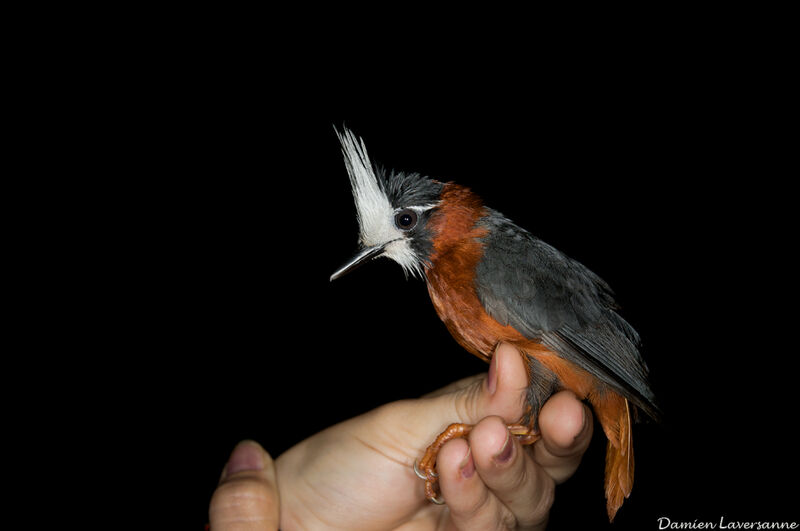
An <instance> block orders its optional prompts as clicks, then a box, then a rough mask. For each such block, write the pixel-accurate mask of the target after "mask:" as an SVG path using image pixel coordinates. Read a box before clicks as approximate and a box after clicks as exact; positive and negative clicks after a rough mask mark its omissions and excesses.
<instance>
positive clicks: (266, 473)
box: [208, 441, 280, 531]
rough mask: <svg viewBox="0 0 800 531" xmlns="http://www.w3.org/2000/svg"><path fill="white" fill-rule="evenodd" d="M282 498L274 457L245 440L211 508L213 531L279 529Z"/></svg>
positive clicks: (226, 470) (227, 468) (233, 456)
mask: <svg viewBox="0 0 800 531" xmlns="http://www.w3.org/2000/svg"><path fill="white" fill-rule="evenodd" d="M279 500H280V497H279V496H278V487H277V484H276V481H275V463H274V461H273V460H272V457H270V455H269V454H268V453H267V452H266V451H265V450H264V449H263V448H262V447H261V446H260V445H259V444H258V443H257V442H255V441H242V442H240V443H239V444H237V445H236V448H234V449H233V453H231V457H230V459H228V463H227V464H226V465H225V468H224V469H223V470H222V476H221V477H220V480H219V486H217V490H215V491H214V495H213V496H212V497H211V504H210V506H209V509H208V516H209V527H210V529H211V530H213V531H267V530H270V531H272V530H274V529H278V521H279V516H278V514H279V509H280V501H279Z"/></svg>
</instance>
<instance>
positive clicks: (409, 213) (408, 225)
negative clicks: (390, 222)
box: [394, 208, 417, 230]
mask: <svg viewBox="0 0 800 531" xmlns="http://www.w3.org/2000/svg"><path fill="white" fill-rule="evenodd" d="M394 223H395V225H397V228H398V229H400V230H411V229H413V228H414V226H415V225H416V224H417V213H416V212H414V211H413V210H411V209H410V208H406V209H405V210H401V211H400V212H398V213H397V215H395V217H394Z"/></svg>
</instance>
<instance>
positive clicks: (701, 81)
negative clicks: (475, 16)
mask: <svg viewBox="0 0 800 531" xmlns="http://www.w3.org/2000/svg"><path fill="white" fill-rule="evenodd" d="M213 50H214V49H213V47H209V49H208V50H206V49H200V51H198V50H197V49H195V50H194V51H193V53H192V54H186V55H184V54H180V53H175V54H173V55H170V56H168V57H167V58H165V57H160V58H159V61H158V62H157V64H156V65H152V66H147V67H145V68H144V72H146V75H144V76H138V75H137V76H130V77H128V76H126V75H125V72H124V71H122V70H116V71H114V73H113V75H112V76H111V77H110V78H108V79H107V80H106V82H107V86H106V90H105V92H104V93H103V94H102V96H98V99H99V100H102V101H103V102H104V105H100V106H99V108H100V109H101V110H102V109H107V111H106V112H96V113H93V114H92V116H91V118H88V119H87V120H88V123H86V124H84V125H86V126H88V128H89V129H91V131H92V132H91V136H90V138H92V139H93V141H94V142H95V145H94V146H93V148H92V150H91V151H92V153H94V156H93V157H91V158H84V157H83V156H82V154H85V153H87V151H81V152H80V154H78V155H75V154H72V155H69V154H65V155H64V156H65V157H70V156H71V157H74V161H82V162H83V163H84V164H85V165H86V169H87V171H88V172H90V173H91V174H93V175H102V177H103V178H102V179H101V180H99V181H94V182H92V184H91V185H87V187H86V198H85V208H76V209H75V212H73V216H74V219H77V220H78V226H79V227H80V230H79V231H78V232H79V233H80V238H76V242H77V243H75V244H74V245H73V246H72V247H70V249H71V252H72V253H74V254H67V255H66V258H67V260H72V262H70V263H72V264H74V265H75V266H76V268H78V269H80V272H81V274H80V276H79V277H78V278H80V279H82V280H81V281H79V282H77V283H75V282H70V283H69V287H68V288H64V289H67V290H68V292H69V294H70V295H71V296H73V297H75V298H77V299H79V300H81V301H82V302H83V303H85V304H87V306H88V307H90V308H91V310H90V311H89V312H88V313H87V315H88V317H87V319H80V323H81V324H80V325H79V326H76V327H74V328H72V329H71V331H70V332H69V337H70V338H72V340H74V341H76V342H78V341H82V339H81V338H82V337H84V335H83V334H84V333H85V332H88V331H89V330H91V332H92V333H91V337H92V339H91V341H90V342H89V344H87V345H86V352H87V353H88V354H91V356H89V355H87V356H86V357H84V358H80V359H79V360H72V361H70V362H65V364H67V365H69V364H72V365H71V366H70V368H75V366H76V365H77V368H78V369H79V370H85V371H87V372H88V371H89V370H97V368H98V366H99V367H100V370H101V371H102V373H103V376H102V377H99V378H97V379H93V378H90V380H92V382H91V385H88V386H80V387H79V388H78V389H76V390H75V396H78V397H79V398H80V399H81V405H80V411H81V413H80V415H79V419H80V420H82V421H85V425H86V426H90V427H92V428H98V427H99V428H100V429H101V430H102V431H104V432H106V433H108V434H109V435H108V436H109V438H114V439H116V440H117V441H122V442H124V447H125V450H124V451H125V453H126V455H127V456H128V458H129V459H130V460H131V461H130V462H131V470H130V474H131V475H130V479H129V480H128V481H127V483H129V485H131V489H132V491H133V494H131V495H130V496H129V500H133V501H134V503H135V504H141V506H148V507H149V506H153V505H155V506H157V507H158V508H159V510H164V511H166V512H167V513H169V514H170V515H171V516H170V517H171V518H173V519H174V521H176V522H182V523H183V525H186V524H188V525H186V527H185V528H186V529H199V528H201V526H202V525H203V524H204V523H205V521H206V519H207V514H206V511H207V503H208V500H209V498H210V496H211V493H212V492H213V490H214V487H215V485H216V482H217V479H218V477H219V473H220V471H221V469H222V467H223V465H224V464H225V461H226V459H227V456H228V454H229V452H230V450H231V449H232V448H233V446H234V445H235V444H236V442H238V441H239V440H241V439H243V438H252V439H255V440H257V441H259V442H260V443H261V444H263V445H264V447H265V448H266V449H267V450H268V451H269V452H270V453H271V454H272V455H273V456H275V457H277V456H278V455H280V454H281V453H282V452H283V451H285V450H286V449H288V448H289V447H291V446H292V445H293V444H295V443H296V442H298V441H300V440H302V439H304V438H305V437H308V436H310V435H312V434H314V433H316V432H317V431H319V430H321V429H322V428H325V427H327V426H330V425H331V424H334V423H336V422H338V421H341V420H344V419H347V418H350V417H352V416H355V415H358V414H360V413H363V412H366V411H369V410H371V409H373V408H375V407H377V406H379V405H381V404H384V403H387V402H390V401H393V400H398V399H402V398H409V397H415V396H419V395H420V394H423V393H425V392H428V391H430V390H433V389H436V388H438V387H441V386H443V385H445V384H447V383H449V382H452V381H454V380H456V379H459V378H461V377H464V376H467V375H472V374H475V373H478V372H482V371H485V370H486V366H485V365H484V364H483V363H482V362H480V361H479V360H477V359H476V358H473V357H472V356H470V355H468V354H467V353H466V352H464V351H463V350H462V349H460V347H458V345H457V344H456V343H455V342H454V341H453V340H452V339H451V338H450V336H449V335H448V333H447V331H446V329H445V328H444V326H443V325H442V324H441V322H440V321H439V320H438V318H437V317H436V315H435V313H434V310H433V307H432V305H431V304H430V301H429V299H428V295H427V292H426V289H425V286H424V284H423V283H422V282H420V281H418V280H414V279H408V280H406V279H405V278H404V276H403V273H402V271H401V269H400V268H399V267H398V266H397V265H396V264H393V263H392V262H390V261H388V260H378V261H375V262H373V263H371V264H370V265H369V266H368V267H364V268H362V269H360V270H358V272H356V273H354V274H352V275H348V276H346V277H344V278H342V279H340V280H337V281H336V282H334V283H330V282H329V281H328V277H329V275H330V274H331V272H332V271H334V270H335V269H336V268H337V267H338V266H339V265H341V263H342V262H343V261H344V260H346V259H347V258H348V257H349V256H350V255H351V253H352V252H354V251H355V250H356V241H357V223H356V219H355V211H354V207H353V204H352V198H351V196H350V190H349V183H348V180H347V175H346V172H345V169H344V166H343V164H342V160H341V153H340V149H339V145H338V141H337V139H336V136H335V134H334V131H333V126H334V125H335V126H337V127H340V126H342V125H343V124H346V125H347V127H349V128H351V129H352V130H353V131H354V132H355V133H356V134H357V135H359V136H361V137H363V138H364V139H365V142H366V145H367V147H368V150H369V153H370V156H371V158H372V159H373V161H375V162H378V163H380V164H383V165H385V166H387V167H390V168H396V169H401V170H406V171H418V172H421V173H424V174H426V175H429V176H431V177H434V178H437V179H440V180H445V181H448V180H453V181H456V182H458V183H460V184H464V185H468V186H470V187H471V188H472V189H473V190H475V191H476V192H477V193H478V194H480V195H481V196H482V197H483V198H484V200H485V202H486V204H487V205H489V206H491V207H493V208H495V209H497V210H499V211H501V212H502V213H504V214H505V215H506V216H508V217H509V218H511V219H512V220H514V221H515V222H516V223H518V224H519V225H520V226H522V227H525V228H526V229H528V230H529V231H530V232H532V233H533V234H535V235H537V236H539V237H541V238H542V239H544V240H545V241H547V242H549V243H551V244H553V245H554V246H556V247H557V248H559V249H561V250H562V251H564V252H565V253H567V254H568V255H570V256H572V257H573V258H576V259H578V260H579V261H581V262H583V263H584V264H586V265H587V266H588V267H589V268H591V269H592V270H594V271H595V272H596V273H598V274H599V275H600V276H601V277H603V278H604V279H606V280H607V281H608V282H609V284H610V285H611V286H612V287H613V288H614V290H615V292H616V294H617V299H618V302H619V303H620V304H621V305H622V307H623V309H622V314H623V315H624V316H625V318H626V319H628V320H629V321H630V322H631V323H632V324H633V325H634V326H635V327H636V328H637V329H638V330H639V332H640V334H641V336H642V339H643V353H644V356H645V358H646V360H647V362H648V364H649V366H650V369H651V376H652V383H653V387H654V389H655V392H656V395H657V397H658V399H659V400H660V403H661V405H662V408H663V410H664V412H665V419H664V422H663V423H661V424H651V423H650V424H641V425H638V426H637V427H636V428H635V431H634V440H635V447H636V466H637V471H636V483H635V487H634V490H633V494H632V496H631V498H630V499H629V500H628V501H626V503H625V504H624V506H623V508H622V509H621V510H620V512H619V514H618V516H617V520H616V521H615V523H614V524H613V526H611V527H608V522H607V519H606V515H605V500H604V498H603V490H602V481H603V479H602V478H603V456H604V453H605V443H604V439H603V438H602V436H601V435H600V430H596V432H597V435H596V437H595V440H594V441H593V444H592V446H591V448H590V449H589V451H588V453H587V454H586V456H585V458H584V462H583V464H582V466H581V468H580V469H579V471H578V473H577V474H576V475H575V476H574V477H573V478H572V479H571V480H570V481H568V482H567V483H565V484H564V485H563V486H560V487H558V490H557V495H556V502H555V505H554V507H553V511H552V515H551V525H550V529H577V528H583V529H604V528H607V527H608V528H613V529H619V530H622V529H656V528H657V519H658V518H659V517H662V516H666V517H669V518H671V519H672V520H674V521H679V520H682V521H694V520H699V521H705V520H711V521H717V520H718V519H719V517H720V516H724V517H725V518H726V520H760V521H768V520H781V519H794V520H797V513H796V511H795V509H794V503H795V497H796V496H795V495H796V492H797V491H796V488H795V487H794V486H792V483H791V481H792V479H794V478H796V477H797V472H798V461H797V457H796V453H795V452H796V449H795V446H796V444H795V441H796V435H795V415H794V413H793V410H794V408H793V397H794V390H793V389H794V383H793V382H794V378H793V375H792V371H793V365H792V363H791V362H792V361H793V359H794V357H795V356H794V354H795V353H794V352H793V350H792V349H791V348H790V347H789V346H788V345H786V344H785V343H784V338H785V337H786V336H787V335H788V332H787V331H789V330H791V328H789V326H790V323H789V318H790V317H793V314H792V313H788V312H787V311H786V310H784V309H783V308H784V306H783V305H782V303H783V302H789V304H790V305H791V302H790V301H791V294H789V290H790V289H791V288H792V284H793V282H792V281H791V278H792V275H794V274H796V273H794V272H792V271H791V270H790V268H788V267H787V264H789V265H791V262H790V261H789V258H788V257H789V252H790V251H791V250H792V247H793V246H794V241H795V238H794V236H792V235H791V234H790V231H791V233H793V230H794V229H793V227H792V226H790V225H789V223H790V221H791V220H792V219H793V216H792V214H791V211H790V210H789V209H788V205H789V204H790V203H791V202H792V201H791V197H790V194H794V193H795V192H793V191H790V190H791V189H790V187H789V183H788V182H784V181H782V179H784V178H785V177H786V175H787V174H786V173H784V171H783V169H782V168H781V166H780V165H779V162H778V158H779V156H780V154H781V153H783V152H785V150H786V149H787V143H786V142H787V141H786V138H785V136H784V135H783V134H782V132H781V131H780V129H779V128H780V126H781V123H782V122H783V118H782V112H783V108H782V104H781V103H780V102H777V101H776V99H775V98H773V97H770V96H771V95H772V94H773V92H772V91H771V89H770V87H772V86H773V85H772V83H775V86H780V85H781V83H780V82H778V81H774V80H770V79H767V80H766V81H764V79H765V78H764V77H759V78H758V79H759V80H761V81H755V80H754V79H756V76H759V75H762V76H764V75H766V74H764V72H760V70H759V68H760V67H757V65H756V64H754V63H748V65H747V69H746V70H742V66H741V63H739V61H740V60H741V56H738V55H736V54H734V56H735V57H732V58H731V60H729V61H727V62H726V61H725V60H721V59H722V58H719V57H715V61H707V56H704V57H700V58H696V57H695V58H694V59H693V60H689V58H690V57H694V56H691V55H686V56H681V59H680V60H678V59H675V58H674V57H672V56H671V55H670V54H669V53H668V52H665V51H663V50H662V51H661V52H659V54H658V55H656V56H655V57H654V56H653V55H652V54H651V53H648V54H642V55H641V56H639V55H635V54H631V55H629V56H627V57H626V58H625V59H624V60H622V61H620V62H619V63H613V64H612V63H611V62H609V61H607V60H599V59H598V60H597V61H593V60H592V59H591V58H588V59H586V58H585V62H584V63H582V64H581V65H575V64H573V63H570V64H569V65H568V66H564V67H563V68H561V69H556V70H547V71H546V72H539V73H536V72H534V73H533V77H528V75H527V73H525V72H521V71H520V68H519V65H511V66H509V67H507V68H506V67H497V68H496V69H490V70H488V71H473V70H464V71H461V72H460V73H458V74H453V76H449V75H444V76H437V77H432V76H430V75H428V74H425V75H422V74H420V73H418V72H415V71H413V70H410V69H409V68H410V67H409V65H407V64H403V66H402V67H397V68H395V69H394V70H392V68H391V67H389V66H388V65H387V67H386V68H385V70H384V71H382V72H378V73H377V74H373V75H370V76H364V77H361V76H359V75H357V74H358V72H357V71H353V72H348V74H350V75H349V77H348V76H343V77H333V76H330V75H329V74H328V71H327V70H324V69H316V67H312V66H306V65H305V64H304V63H303V62H302V61H299V60H298V61H295V63H296V64H299V65H300V67H298V69H297V71H294V70H293V71H292V72H291V73H292V74H293V73H298V77H297V78H292V76H291V75H290V73H289V72H288V70H287V69H285V68H283V67H281V68H280V69H277V68H276V67H275V65H274V64H272V63H270V62H269V61H263V62H261V63H257V64H254V63H252V62H251V61H252V59H253V57H252V56H251V55H248V56H247V59H243V58H238V59H237V58H236V57H234V56H232V55H230V54H228V55H225V54H223V55H221V56H216V55H215V54H214V53H212V52H213ZM206 51H207V52H208V53H204V52H206ZM734 59H735V60H734ZM344 64H345V66H349V65H347V63H344ZM512 67H516V68H512ZM332 70H336V69H335V68H334V69H332ZM766 70H767V71H769V72H771V70H770V69H769V68H766ZM509 71H513V72H515V74H514V75H511V76H508V75H506V73H507V72H509ZM769 72H768V73H769ZM299 74H304V75H303V77H302V78H301V77H299ZM459 74H460V75H459ZM765 85H766V86H765ZM342 89H343V90H342ZM765 89H766V90H765ZM340 91H341V93H340ZM109 94H110V95H111V96H109ZM95 108H97V107H95ZM70 112H75V114H74V115H72V116H73V117H77V116H79V115H80V114H79V113H78V112H77V111H74V110H73V111H70ZM73 191H74V190H73ZM79 193H80V190H79ZM90 194H91V197H89V195H90ZM55 230H56V232H57V231H58V230H59V228H58V227H55ZM72 231H73V229H70V230H69V231H66V230H65V232H66V233H67V234H66V236H69V235H70V234H72V233H73V232H72ZM85 257H91V259H89V260H85ZM63 258H64V257H63V256H62V257H61V259H63ZM83 279H85V280H83ZM790 308H791V306H790ZM65 310H67V311H68V310H69V308H65ZM94 354H98V356H94ZM423 368H424V369H423ZM109 407H111V408H112V409H113V413H109V412H108V409H107V408H109ZM432 435H434V434H432ZM108 481H110V480H108ZM154 492H155V493H156V495H155V498H154V494H153V493H154ZM154 499H155V500H158V501H155V502H154V501H153V500H154ZM135 513H136V511H134V514H133V516H132V517H133V519H134V520H135V519H136V514H135Z"/></svg>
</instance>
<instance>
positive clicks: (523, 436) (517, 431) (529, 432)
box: [506, 424, 542, 444]
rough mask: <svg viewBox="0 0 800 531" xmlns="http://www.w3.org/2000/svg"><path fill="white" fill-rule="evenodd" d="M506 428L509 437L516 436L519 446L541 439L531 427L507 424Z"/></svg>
mask: <svg viewBox="0 0 800 531" xmlns="http://www.w3.org/2000/svg"><path fill="white" fill-rule="evenodd" d="M506 427H507V428H508V431H510V432H511V435H516V437H517V440H518V441H519V443H520V444H533V443H535V442H536V441H538V440H539V439H541V438H542V435H541V434H540V433H539V432H538V431H536V430H535V429H533V428H532V427H531V426H525V425H524V424H508V425H507V426H506Z"/></svg>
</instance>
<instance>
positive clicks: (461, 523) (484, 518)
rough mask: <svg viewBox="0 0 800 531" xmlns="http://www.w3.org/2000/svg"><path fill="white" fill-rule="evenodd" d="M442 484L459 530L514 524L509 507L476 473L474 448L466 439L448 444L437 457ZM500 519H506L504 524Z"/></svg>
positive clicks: (443, 494)
mask: <svg viewBox="0 0 800 531" xmlns="http://www.w3.org/2000/svg"><path fill="white" fill-rule="evenodd" d="M437 467H438V471H439V486H440V488H441V490H442V496H444V498H445V499H446V500H447V507H448V509H449V510H450V519H451V521H452V523H453V524H455V527H456V528H457V529H459V530H462V531H464V530H470V529H476V530H477V529H480V530H483V529H498V528H500V529H503V528H513V527H514V519H513V516H512V515H511V513H510V512H509V510H508V509H506V508H505V507H504V506H503V505H502V504H501V503H500V501H499V500H498V499H497V498H496V497H495V496H493V495H492V494H491V493H490V492H489V489H488V488H487V487H486V485H485V484H484V483H483V481H482V480H481V477H480V476H479V475H478V474H477V473H476V469H475V461H474V459H473V458H472V451H471V449H470V446H469V445H468V444H467V441H465V440H464V439H454V440H452V441H450V442H448V443H447V444H445V445H444V446H443V447H442V449H441V451H440V452H439V456H438V459H437ZM498 523H505V524H507V525H505V526H502V525H498Z"/></svg>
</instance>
